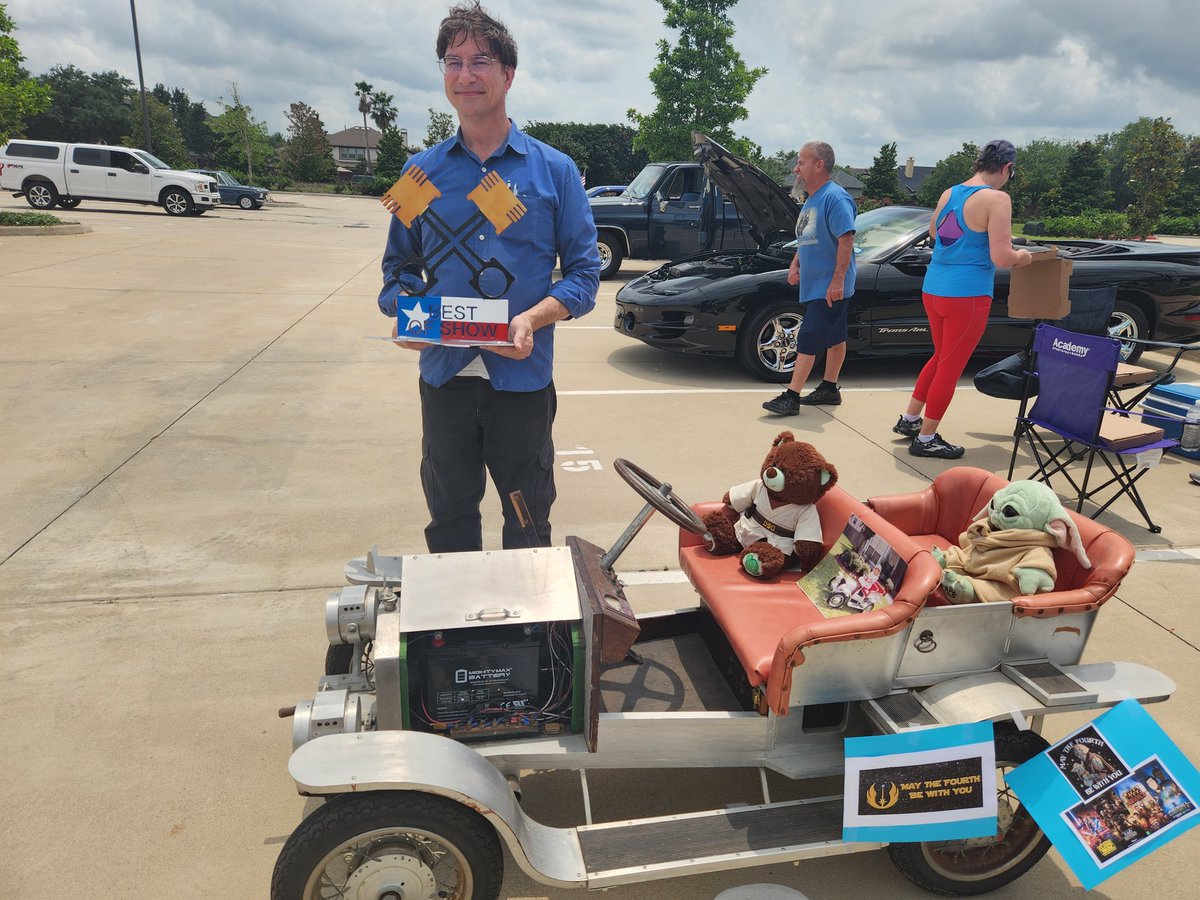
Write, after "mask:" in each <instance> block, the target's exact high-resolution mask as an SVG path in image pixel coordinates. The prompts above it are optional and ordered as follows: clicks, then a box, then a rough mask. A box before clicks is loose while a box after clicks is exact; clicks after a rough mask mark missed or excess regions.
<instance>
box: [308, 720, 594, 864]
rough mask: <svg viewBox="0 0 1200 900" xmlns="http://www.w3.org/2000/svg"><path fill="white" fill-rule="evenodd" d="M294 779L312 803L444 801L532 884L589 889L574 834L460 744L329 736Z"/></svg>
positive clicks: (397, 736) (311, 746)
mask: <svg viewBox="0 0 1200 900" xmlns="http://www.w3.org/2000/svg"><path fill="white" fill-rule="evenodd" d="M288 772H289V774H291V776H292V778H293V779H294V780H295V782H296V787H297V789H298V790H299V791H300V793H301V794H306V795H312V794H317V795H322V794H348V793H362V792H364V791H420V792H422V793H427V794H435V795H437V796H439V797H446V798H448V799H450V800H454V801H456V802H458V803H461V804H463V805H464V806H466V807H469V808H470V809H472V810H474V811H475V812H477V813H479V814H480V815H481V816H483V817H484V818H485V819H487V820H488V821H489V822H490V823H491V824H492V826H493V827H494V828H495V829H496V832H497V833H498V834H499V835H500V837H501V838H502V839H503V840H504V842H505V843H506V844H507V845H508V848H509V850H510V851H512V854H513V858H514V859H516V861H517V863H518V864H519V865H520V866H521V868H522V869H524V870H525V872H526V873H528V874H529V876H530V877H531V878H535V879H537V880H538V881H541V882H543V883H546V884H558V885H561V886H563V887H579V886H581V885H583V884H584V883H586V881H587V878H586V874H585V870H584V865H583V853H582V851H581V850H580V848H579V839H578V838H577V836H576V832H575V829H573V828H551V827H549V826H546V825H543V824H541V823H540V822H537V821H535V820H533V819H531V818H529V817H527V816H526V815H525V813H524V812H523V811H522V810H521V807H520V805H519V804H518V803H517V799H516V797H515V796H514V794H513V791H512V788H511V787H510V786H509V783H508V780H507V779H506V778H505V777H504V776H503V775H502V774H500V772H499V771H497V770H496V768H495V767H494V766H492V764H491V763H489V762H488V761H487V759H486V758H485V757H483V756H481V755H480V754H478V753H476V752H475V751H474V750H472V749H470V748H469V747H467V746H465V745H463V744H460V743H458V742H457V741H453V740H450V739H448V738H444V737H439V736H438V735H433V734H424V733H421V732H417V731H368V732H362V733H360V734H331V735H326V736H324V737H320V738H317V739H316V740H312V741H309V742H308V743H306V744H304V745H303V746H301V747H300V748H299V749H298V750H296V752H295V753H293V754H292V758H291V759H290V760H289V761H288Z"/></svg>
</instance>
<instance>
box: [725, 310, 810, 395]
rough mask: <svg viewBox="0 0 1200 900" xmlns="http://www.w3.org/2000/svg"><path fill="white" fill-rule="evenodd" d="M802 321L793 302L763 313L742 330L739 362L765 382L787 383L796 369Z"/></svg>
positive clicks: (738, 353) (802, 315) (800, 311)
mask: <svg viewBox="0 0 1200 900" xmlns="http://www.w3.org/2000/svg"><path fill="white" fill-rule="evenodd" d="M803 321H804V313H803V311H802V310H801V309H800V307H799V306H797V305H796V304H794V303H785V304H779V305H776V306H772V307H768V308H767V309H765V310H763V311H762V312H760V313H759V314H758V315H756V316H754V317H753V318H752V319H751V320H750V322H749V324H748V325H747V326H746V327H745V328H744V329H743V333H742V338H741V340H740V341H739V342H738V348H737V357H738V362H740V363H741V364H742V366H743V368H745V369H746V370H747V371H748V372H750V374H751V375H755V376H757V377H758V378H761V379H763V380H764V381H775V382H783V381H787V380H788V379H790V378H791V377H792V370H793V369H794V368H795V367H796V337H797V335H798V334H799V331H800V323H801V322H803Z"/></svg>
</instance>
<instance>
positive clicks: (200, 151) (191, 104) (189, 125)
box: [150, 83, 213, 158]
mask: <svg viewBox="0 0 1200 900" xmlns="http://www.w3.org/2000/svg"><path fill="white" fill-rule="evenodd" d="M150 95H151V96H152V97H154V99H156V100H158V101H159V102H160V103H164V104H166V105H167V106H169V107H170V108H171V115H172V117H173V118H174V119H175V126H176V127H177V128H178V129H179V131H180V133H181V134H182V135H183V142H184V144H186V145H187V148H188V150H189V151H190V152H192V153H194V154H196V156H199V157H205V158H206V157H208V156H209V155H210V154H211V153H212V148H213V135H212V132H211V131H210V130H209V128H208V120H209V119H210V118H211V116H209V114H208V110H207V109H205V108H204V104H203V103H197V102H196V101H194V100H192V98H191V97H189V96H188V94H187V92H186V91H184V90H183V89H181V88H168V87H166V86H165V85H163V84H161V83H159V84H156V85H155V86H154V89H153V90H152V91H151V92H150ZM157 149H158V147H157V145H156V146H155V151H157ZM156 155H157V153H156Z"/></svg>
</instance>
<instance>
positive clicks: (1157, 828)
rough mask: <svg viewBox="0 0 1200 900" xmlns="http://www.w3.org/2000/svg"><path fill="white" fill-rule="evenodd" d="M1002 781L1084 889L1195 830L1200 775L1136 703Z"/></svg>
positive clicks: (1198, 819)
mask: <svg viewBox="0 0 1200 900" xmlns="http://www.w3.org/2000/svg"><path fill="white" fill-rule="evenodd" d="M1006 781H1007V782H1008V786H1009V787H1010V788H1012V790H1013V791H1014V792H1015V793H1016V795H1017V797H1018V798H1019V799H1020V800H1021V802H1022V803H1023V804H1024V806H1025V808H1026V809H1028V810H1029V812H1030V814H1031V815H1032V816H1033V818H1034V820H1035V821H1036V822H1037V823H1038V825H1039V826H1040V827H1041V829H1042V831H1044V832H1045V834H1046V837H1048V838H1049V839H1050V843H1052V844H1053V845H1054V847H1055V849H1056V850H1058V852H1059V853H1061V854H1062V857H1063V859H1065V860H1066V861H1067V864H1068V865H1069V866H1070V867H1071V871H1073V872H1074V873H1075V875H1076V877H1077V878H1079V880H1080V881H1081V882H1082V883H1083V886H1084V887H1085V888H1088V889H1089V890H1090V889H1091V888H1094V887H1095V886H1096V885H1098V884H1100V882H1102V881H1104V880H1105V879H1106V878H1108V877H1110V876H1111V875H1114V874H1115V873H1117V872H1119V871H1121V870H1122V869H1124V868H1125V867H1126V866H1128V865H1130V864H1131V863H1134V862H1136V861H1137V860H1139V859H1141V858H1142V857H1143V856H1145V855H1146V854H1148V853H1151V852H1153V851H1154V850H1156V849H1158V848H1159V847H1161V846H1162V845H1163V844H1165V843H1167V842H1168V841H1171V840H1174V839H1175V838H1177V837H1179V835H1181V834H1183V833H1184V832H1185V831H1187V830H1188V829H1190V828H1192V827H1194V826H1195V825H1197V824H1200V772H1197V771H1196V767H1195V766H1193V765H1192V764H1191V763H1190V762H1188V760H1187V758H1186V757H1185V756H1184V755H1183V753H1182V752H1181V751H1180V750H1179V748H1178V747H1176V746H1175V744H1174V743H1173V742H1172V741H1171V739H1170V738H1169V737H1167V735H1166V733H1165V732H1164V731H1163V730H1162V729H1161V728H1160V727H1159V726H1158V723H1157V722H1155V721H1154V719H1153V718H1151V716H1150V714H1149V713H1148V712H1146V711H1145V710H1144V709H1143V708H1142V707H1141V706H1140V705H1139V704H1138V703H1137V702H1136V701H1134V700H1125V701H1124V702H1122V703H1120V704H1119V705H1118V706H1116V707H1114V708H1113V709H1111V710H1109V711H1108V712H1106V713H1105V714H1104V715H1102V716H1100V717H1099V718H1097V719H1095V720H1094V721H1093V722H1091V723H1090V724H1088V725H1085V726H1084V727H1083V728H1080V729H1079V730H1077V731H1075V732H1074V733H1072V734H1070V735H1068V736H1067V737H1065V738H1063V739H1062V740H1061V741H1059V742H1058V743H1056V744H1054V745H1053V746H1052V747H1050V748H1049V749H1048V750H1046V751H1045V752H1044V753H1039V754H1038V755H1037V756H1035V757H1034V758H1033V759H1031V760H1029V761H1028V762H1026V763H1025V764H1024V765H1022V766H1020V767H1018V768H1017V769H1015V770H1013V771H1012V772H1010V773H1008V775H1007V777H1006Z"/></svg>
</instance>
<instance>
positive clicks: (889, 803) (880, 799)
mask: <svg viewBox="0 0 1200 900" xmlns="http://www.w3.org/2000/svg"><path fill="white" fill-rule="evenodd" d="M877 788H878V790H876V789H877ZM899 799H900V788H898V787H896V784H895V782H892V781H881V782H879V783H877V784H872V785H871V786H870V787H869V788H867V803H868V804H869V805H870V806H871V807H873V808H874V809H891V808H892V807H893V806H895V805H896V801H897V800H899Z"/></svg>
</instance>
